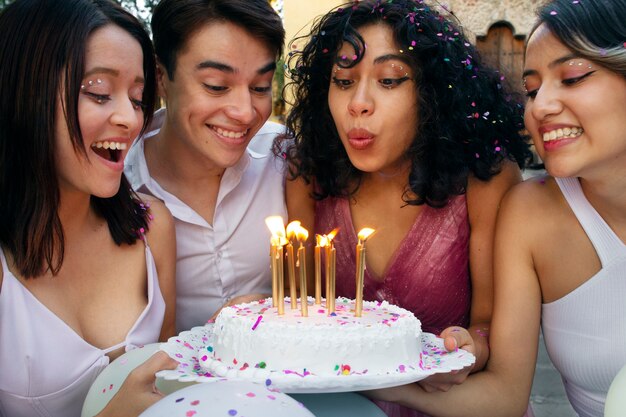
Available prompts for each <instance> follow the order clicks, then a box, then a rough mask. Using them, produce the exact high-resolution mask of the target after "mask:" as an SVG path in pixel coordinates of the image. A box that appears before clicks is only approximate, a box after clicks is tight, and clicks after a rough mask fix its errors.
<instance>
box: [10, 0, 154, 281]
mask: <svg viewBox="0 0 626 417" xmlns="http://www.w3.org/2000/svg"><path fill="white" fill-rule="evenodd" d="M106 25H116V26H118V27H120V28H122V29H124V30H125V31H127V32H128V33H129V34H130V35H131V36H132V37H133V38H134V39H136V40H137V41H138V42H139V44H140V45H141V48H142V51H143V66H144V79H145V86H144V91H143V97H142V101H143V104H144V123H143V127H142V132H143V131H144V130H145V128H146V127H147V125H148V123H149V122H150V120H151V117H152V112H153V110H154V105H155V100H156V76H155V58H154V53H153V49H152V44H151V41H150V38H149V37H148V35H147V34H146V32H145V30H144V29H143V27H142V26H141V24H140V23H139V22H138V21H137V19H136V18H134V17H133V16H132V15H131V14H129V13H128V12H126V11H125V10H124V9H122V8H121V7H120V6H118V5H117V4H115V3H114V2H112V1H109V0H63V1H57V0H17V1H16V2H14V3H12V4H10V5H9V6H8V7H7V8H6V9H4V10H3V11H2V13H0V62H2V65H0V91H1V92H2V94H0V196H2V197H0V244H2V246H3V247H4V248H5V249H6V250H8V251H9V252H10V253H11V255H12V256H13V259H14V261H15V265H16V268H17V272H19V273H20V274H21V275H22V276H23V277H24V278H31V277H37V276H40V275H42V274H43V273H45V272H46V271H47V270H50V271H51V272H52V273H53V274H57V273H58V272H59V270H60V268H61V265H62V263H63V257H64V236H63V227H62V225H61V221H60V219H59V216H58V208H59V203H60V201H59V200H60V193H59V184H58V179H57V167H56V164H55V159H54V155H55V120H56V119H57V111H63V112H64V116H65V120H66V121H67V126H68V130H69V132H70V138H71V140H72V143H73V146H74V149H75V151H76V152H77V153H79V152H80V153H83V154H85V153H86V150H85V148H84V143H83V137H82V135H81V132H80V125H79V122H78V98H79V94H80V85H81V81H82V78H83V74H84V71H85V55H86V51H85V48H86V43H87V40H88V38H89V36H90V35H91V34H92V33H93V32H94V31H96V30H97V29H99V28H102V27H104V26H106ZM59 100H60V101H61V103H62V104H63V108H62V109H61V110H60V109H58V108H57V103H58V101H59ZM91 204H92V207H94V209H95V211H96V212H97V213H98V214H100V215H101V216H102V217H104V218H105V219H106V221H107V223H108V227H109V231H110V233H111V236H112V238H113V240H114V241H115V243H117V244H118V245H119V244H122V243H127V244H132V243H135V242H136V240H137V238H138V233H139V231H141V230H142V228H143V230H147V227H148V216H149V214H148V213H147V212H146V211H145V210H144V209H143V208H144V206H143V204H142V203H141V201H140V200H139V199H138V197H137V196H136V195H135V194H134V192H133V191H132V190H131V188H130V185H129V183H128V181H127V180H126V178H125V177H124V176H122V181H121V186H120V188H119V190H118V192H117V194H116V195H115V196H113V197H110V198H99V197H95V196H91Z"/></svg>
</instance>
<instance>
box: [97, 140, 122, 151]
mask: <svg viewBox="0 0 626 417" xmlns="http://www.w3.org/2000/svg"><path fill="white" fill-rule="evenodd" d="M91 147H92V148H98V149H100V148H103V149H112V150H121V151H123V150H125V149H126V148H127V147H128V145H127V144H126V143H124V142H109V141H108V140H105V141H103V142H94V143H92V144H91Z"/></svg>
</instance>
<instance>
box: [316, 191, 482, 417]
mask: <svg viewBox="0 0 626 417" xmlns="http://www.w3.org/2000/svg"><path fill="white" fill-rule="evenodd" d="M348 203H349V202H348V200H347V199H345V198H333V197H329V198H326V199H324V200H321V201H318V202H317V204H316V208H315V230H316V232H317V233H327V232H329V231H331V230H332V229H334V228H336V227H338V228H339V229H340V232H339V233H338V234H337V236H336V238H335V240H334V242H335V248H336V249H337V264H336V268H337V275H336V280H337V282H336V291H337V296H344V297H348V298H354V297H355V295H356V284H355V273H356V271H355V256H356V255H355V248H356V244H357V235H356V231H355V230H354V226H353V224H352V216H351V213H350V206H349V204H348ZM469 232H470V231H469V220H468V217H467V204H466V202H465V196H464V195H461V196H457V197H454V198H452V199H451V200H450V202H449V203H448V205H447V206H445V207H443V208H440V209H435V208H432V207H429V206H427V205H425V206H424V208H423V209H422V211H421V213H420V214H419V215H418V217H417V219H416V220H415V223H414V224H413V226H412V227H411V229H410V230H409V232H408V233H407V235H406V236H405V237H404V239H403V240H402V241H401V242H400V245H399V246H398V248H397V249H396V251H395V253H394V255H393V256H392V258H391V259H390V260H389V265H388V267H387V272H386V273H385V276H384V277H383V279H382V281H377V280H375V279H373V278H372V277H371V276H370V274H369V273H368V271H367V269H366V270H365V285H364V290H363V297H364V299H365V300H368V301H374V300H377V301H382V300H386V301H388V302H390V303H392V304H396V305H398V306H400V307H402V308H405V309H407V310H409V311H411V312H413V313H414V314H415V316H416V317H417V318H418V319H420V321H421V322H422V329H423V331H425V332H429V333H434V334H436V335H438V334H439V333H440V332H441V331H442V330H444V329H445V328H446V327H449V326H453V325H455V326H463V327H467V326H468V325H469V309H470V303H471V288H470V276H469ZM376 403H377V404H378V406H379V407H380V408H382V409H383V411H385V413H387V415H388V416H393V417H417V416H423V415H424V414H421V413H419V412H417V411H415V410H411V409H408V408H406V407H402V406H400V405H397V404H393V403H386V402H382V401H378V402H376Z"/></svg>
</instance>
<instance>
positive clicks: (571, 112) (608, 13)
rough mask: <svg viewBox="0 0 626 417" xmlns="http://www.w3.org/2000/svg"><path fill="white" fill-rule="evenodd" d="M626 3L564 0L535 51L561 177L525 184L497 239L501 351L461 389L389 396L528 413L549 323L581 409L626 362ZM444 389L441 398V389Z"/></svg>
mask: <svg viewBox="0 0 626 417" xmlns="http://www.w3.org/2000/svg"><path fill="white" fill-rule="evenodd" d="M624 42H626V1H624V0H611V1H603V0H581V1H571V0H555V1H552V2H550V3H548V4H546V5H545V6H544V7H543V8H542V9H541V10H540V12H539V21H538V23H537V25H536V27H535V29H534V31H533V32H532V33H531V35H530V37H529V39H528V44H527V48H526V60H525V64H524V85H525V88H526V90H527V94H528V102H527V104H526V115H525V122H526V127H527V128H528V131H529V132H530V134H531V135H532V137H533V141H534V143H535V147H536V149H537V151H538V153H539V155H540V156H541V159H542V160H543V161H544V162H545V165H546V169H547V171H548V173H549V174H550V176H548V177H546V178H540V179H534V180H531V181H527V182H525V183H523V184H520V185H519V186H516V187H514V188H513V189H512V190H511V192H510V193H509V194H508V195H507V197H506V198H505V199H504V201H503V204H502V209H501V210H500V217H499V219H498V230H497V234H496V241H495V248H496V253H495V278H496V280H495V290H496V291H495V308H494V314H493V322H492V323H493V325H492V327H491V335H490V347H491V356H490V358H489V363H488V365H487V367H486V370H485V371H484V372H480V373H477V374H475V375H472V376H471V377H470V378H469V380H468V381H466V382H465V383H464V384H462V385H460V386H458V387H454V388H453V389H452V390H450V391H449V392H448V393H436V394H434V395H432V394H424V393H423V392H421V390H419V389H414V387H411V386H405V387H402V388H399V389H396V390H389V391H380V392H378V393H376V395H377V396H378V397H379V398H385V399H390V400H393V401H397V402H400V403H402V404H405V405H408V406H411V407H415V408H420V409H424V410H427V411H431V412H432V413H433V414H436V415H443V416H467V417H469V416H485V415H490V416H507V417H509V416H518V415H521V414H522V412H523V409H524V405H525V404H526V401H528V396H529V394H530V389H531V384H532V378H533V372H534V369H535V360H536V357H537V339H538V337H539V326H540V324H541V326H542V329H543V334H544V338H545V342H546V347H547V350H548V353H549V355H550V358H551V359H552V361H553V363H554V365H555V367H556V368H557V370H558V371H559V372H560V373H561V376H562V379H563V382H564V384H565V390H566V392H567V395H568V397H569V400H570V402H571V404H572V406H573V408H574V409H575V410H576V412H577V413H578V415H579V416H581V417H591V416H594V417H599V416H602V415H603V409H604V400H605V397H606V393H607V390H608V388H609V386H610V384H611V381H612V380H613V378H614V377H615V375H616V374H617V373H618V371H619V370H620V369H621V368H622V367H623V366H624V364H626V348H625V347H624V343H623V341H624V340H626V307H625V304H624V294H626V280H625V278H626V245H625V244H624V242H626V134H625V133H624V132H626V44H625V43H624ZM440 394H441V395H440Z"/></svg>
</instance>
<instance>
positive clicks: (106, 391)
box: [81, 343, 161, 417]
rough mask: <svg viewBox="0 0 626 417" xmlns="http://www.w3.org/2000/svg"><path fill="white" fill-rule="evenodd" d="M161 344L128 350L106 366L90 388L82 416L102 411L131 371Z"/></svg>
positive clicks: (91, 415)
mask: <svg viewBox="0 0 626 417" xmlns="http://www.w3.org/2000/svg"><path fill="white" fill-rule="evenodd" d="M160 345H161V344H160V343H150V344H149V345H145V346H144V347H141V348H137V349H133V350H131V351H128V352H126V353H124V354H123V355H121V356H120V357H118V358H117V359H115V360H114V361H113V362H111V363H110V364H109V365H108V366H107V367H106V368H104V370H103V371H102V372H100V375H98V377H97V378H96V380H95V381H94V382H93V384H91V388H89V392H88V393H87V397H86V398H85V402H84V403H83V411H82V413H81V417H93V416H95V415H96V414H98V413H99V412H100V411H102V409H103V408H104V407H105V406H106V405H107V404H108V403H109V401H110V400H111V398H113V396H114V395H115V394H116V393H117V391H118V390H119V389H120V386H121V385H122V383H123V382H124V381H125V380H126V377H127V376H128V374H129V373H130V371H132V370H133V369H135V368H136V367H137V366H139V365H141V364H142V363H144V362H145V361H146V360H147V359H148V358H149V357H150V356H152V355H153V354H154V353H155V352H157V351H158V350H159V346H160Z"/></svg>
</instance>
